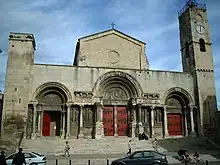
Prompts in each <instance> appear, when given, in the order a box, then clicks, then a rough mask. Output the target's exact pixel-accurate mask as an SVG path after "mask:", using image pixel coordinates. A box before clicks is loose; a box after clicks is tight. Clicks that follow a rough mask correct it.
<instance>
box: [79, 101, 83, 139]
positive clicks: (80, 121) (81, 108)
mask: <svg viewBox="0 0 220 165" xmlns="http://www.w3.org/2000/svg"><path fill="white" fill-rule="evenodd" d="M83 107H84V105H80V106H79V134H78V138H79V139H81V138H84V134H83Z"/></svg>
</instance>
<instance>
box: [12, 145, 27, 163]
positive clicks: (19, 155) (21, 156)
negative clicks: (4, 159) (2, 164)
mask: <svg viewBox="0 0 220 165" xmlns="http://www.w3.org/2000/svg"><path fill="white" fill-rule="evenodd" d="M23 164H25V165H26V161H25V157H24V154H23V153H22V148H19V151H18V153H17V154H16V155H15V156H14V158H13V161H12V165H23Z"/></svg>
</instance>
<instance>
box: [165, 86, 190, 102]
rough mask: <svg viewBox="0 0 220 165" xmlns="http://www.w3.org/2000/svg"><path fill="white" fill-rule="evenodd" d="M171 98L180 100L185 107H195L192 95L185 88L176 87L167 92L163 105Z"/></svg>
mask: <svg viewBox="0 0 220 165" xmlns="http://www.w3.org/2000/svg"><path fill="white" fill-rule="evenodd" d="M170 97H174V98H178V99H179V101H180V102H181V103H182V105H183V104H185V106H190V105H194V101H193V99H192V97H191V95H190V94H189V93H188V92H187V91H186V90H185V89H183V88H180V87H174V88H171V89H169V90H167V91H166V92H165V94H164V97H163V100H162V104H166V102H167V100H168V99H169V98H170Z"/></svg>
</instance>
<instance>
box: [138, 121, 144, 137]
mask: <svg viewBox="0 0 220 165" xmlns="http://www.w3.org/2000/svg"><path fill="white" fill-rule="evenodd" d="M143 132H144V127H143V124H142V122H138V133H139V134H140V133H141V134H142V133H143Z"/></svg>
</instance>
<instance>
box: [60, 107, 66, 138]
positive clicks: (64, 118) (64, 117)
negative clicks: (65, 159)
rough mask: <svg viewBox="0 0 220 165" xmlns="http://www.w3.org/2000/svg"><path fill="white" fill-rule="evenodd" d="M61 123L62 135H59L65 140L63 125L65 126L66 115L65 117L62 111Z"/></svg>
mask: <svg viewBox="0 0 220 165" xmlns="http://www.w3.org/2000/svg"><path fill="white" fill-rule="evenodd" d="M62 118H63V119H62V121H63V124H62V131H61V132H62V133H61V139H65V125H66V115H65V110H64V109H63V110H62Z"/></svg>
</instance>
